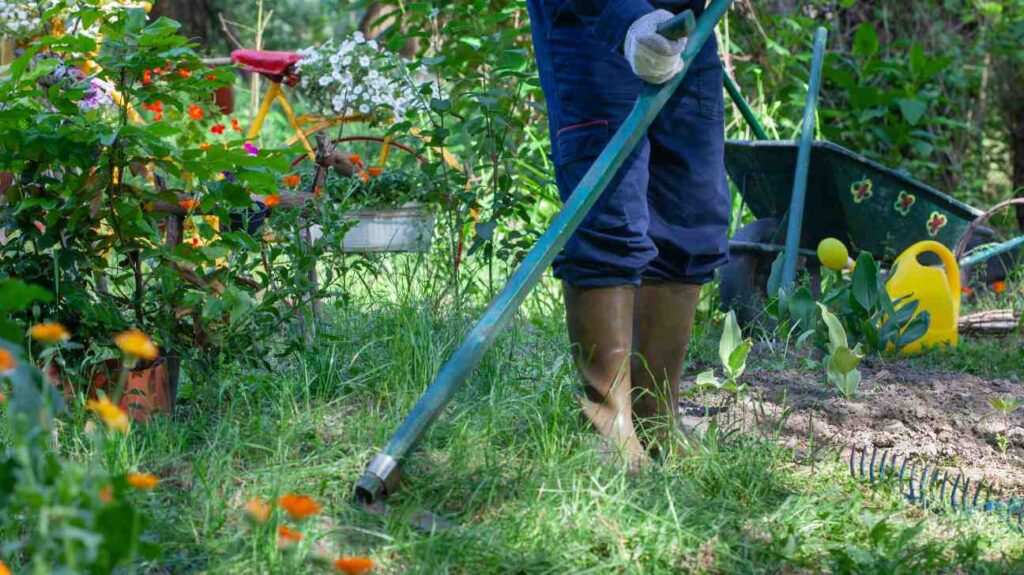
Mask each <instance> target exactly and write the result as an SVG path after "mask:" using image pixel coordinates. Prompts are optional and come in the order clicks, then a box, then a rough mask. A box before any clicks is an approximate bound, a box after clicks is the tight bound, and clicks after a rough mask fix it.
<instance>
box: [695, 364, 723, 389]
mask: <svg viewBox="0 0 1024 575" xmlns="http://www.w3.org/2000/svg"><path fill="white" fill-rule="evenodd" d="M694 384H695V385H696V386H697V387H698V388H701V389H707V388H714V389H718V388H719V387H721V383H720V382H719V381H718V378H717V377H715V370H713V369H709V370H707V371H704V372H701V373H700V374H698V375H697V379H696V380H695V381H694Z"/></svg>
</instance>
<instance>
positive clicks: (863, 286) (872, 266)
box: [850, 252, 879, 312]
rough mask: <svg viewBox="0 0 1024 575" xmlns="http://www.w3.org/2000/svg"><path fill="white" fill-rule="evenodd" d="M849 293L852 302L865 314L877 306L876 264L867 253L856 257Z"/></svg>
mask: <svg viewBox="0 0 1024 575" xmlns="http://www.w3.org/2000/svg"><path fill="white" fill-rule="evenodd" d="M850 284H851V285H850V291H851V295H852V296H853V299H854V301H856V302H857V304H858V305H859V306H860V307H861V309H863V310H864V311H866V312H870V311H871V310H872V309H874V307H875V306H876V305H878V301H879V296H878V290H879V287H878V285H879V284H878V264H877V263H875V258H874V256H872V255H871V254H870V253H869V252H861V253H860V255H859V256H857V269H855V270H854V271H853V278H852V279H851V281H850Z"/></svg>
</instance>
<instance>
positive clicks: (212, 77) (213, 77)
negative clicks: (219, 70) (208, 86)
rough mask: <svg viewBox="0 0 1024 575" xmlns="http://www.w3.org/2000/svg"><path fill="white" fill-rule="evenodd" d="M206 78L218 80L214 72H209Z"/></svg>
mask: <svg viewBox="0 0 1024 575" xmlns="http://www.w3.org/2000/svg"><path fill="white" fill-rule="evenodd" d="M206 79H207V80H210V81H211V82H212V81H214V80H216V79H217V76H215V75H213V74H207V75H206Z"/></svg>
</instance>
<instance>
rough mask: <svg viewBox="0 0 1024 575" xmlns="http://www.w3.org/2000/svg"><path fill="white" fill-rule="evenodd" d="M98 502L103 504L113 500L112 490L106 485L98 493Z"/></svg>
mask: <svg viewBox="0 0 1024 575" xmlns="http://www.w3.org/2000/svg"><path fill="white" fill-rule="evenodd" d="M99 497H100V501H101V502H103V503H110V502H111V501H113V500H114V488H113V487H112V486H111V485H110V484H109V483H108V484H106V485H104V486H103V489H100V493H99Z"/></svg>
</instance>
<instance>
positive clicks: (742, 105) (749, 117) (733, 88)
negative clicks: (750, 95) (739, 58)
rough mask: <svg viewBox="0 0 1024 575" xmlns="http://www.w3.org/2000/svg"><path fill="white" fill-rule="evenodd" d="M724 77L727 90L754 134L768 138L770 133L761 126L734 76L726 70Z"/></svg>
mask: <svg viewBox="0 0 1024 575" xmlns="http://www.w3.org/2000/svg"><path fill="white" fill-rule="evenodd" d="M722 78H723V81H724V83H725V91H726V92H729V97H730V98H732V101H733V103H734V104H736V107H737V108H739V109H740V115H742V116H743V119H744V120H746V121H747V125H748V126H750V129H751V130H752V131H753V132H754V136H755V137H756V138H757V139H758V140H767V139H768V134H767V133H766V132H765V131H764V128H763V127H762V126H761V122H759V121H758V120H757V114H755V113H754V110H752V109H750V105H749V104H747V101H746V100H744V99H743V94H740V88H739V86H737V85H736V82H734V81H733V79H732V76H730V75H729V73H728V72H724V73H723V74H722Z"/></svg>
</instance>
